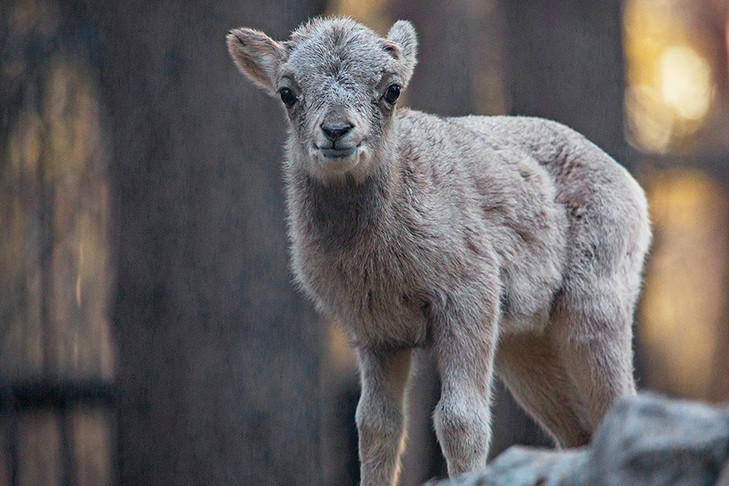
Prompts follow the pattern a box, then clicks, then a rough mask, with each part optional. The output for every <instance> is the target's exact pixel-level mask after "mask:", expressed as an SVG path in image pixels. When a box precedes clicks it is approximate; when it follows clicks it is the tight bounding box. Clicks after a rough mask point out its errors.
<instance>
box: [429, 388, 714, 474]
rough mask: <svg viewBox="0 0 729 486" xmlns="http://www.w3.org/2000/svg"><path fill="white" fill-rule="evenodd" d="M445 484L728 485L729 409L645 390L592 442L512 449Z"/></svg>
mask: <svg viewBox="0 0 729 486" xmlns="http://www.w3.org/2000/svg"><path fill="white" fill-rule="evenodd" d="M438 484H441V485H462V486H471V485H483V486H537V485H539V486H556V485H609V486H612V485H620V486H623V485H641V484H646V485H652V486H653V485H655V486H658V485H671V486H674V485H714V484H722V486H724V485H726V486H729V407H712V406H709V405H704V404H700V403H694V402H688V401H679V400H669V399H666V398H663V397H659V396H656V395H651V394H643V395H639V396H637V397H633V398H628V399H624V400H622V401H621V402H619V403H618V404H617V406H616V407H615V408H614V409H613V410H612V412H610V413H609V414H608V416H607V417H606V418H605V421H604V422H603V424H602V426H601V427H600V428H599V429H598V430H597V432H596V433H595V436H594V438H593V441H592V443H591V444H590V445H589V446H587V447H583V448H580V449H572V450H566V451H550V450H544V449H531V448H526V447H512V448H510V449H509V450H507V451H506V452H504V453H503V454H501V455H500V456H499V457H497V458H496V459H495V460H494V461H493V462H492V463H491V464H490V465H489V466H487V467H486V468H485V469H484V470H483V471H481V472H478V473H472V474H467V475H464V476H461V477H459V478H456V479H453V480H450V481H443V482H441V483H438Z"/></svg>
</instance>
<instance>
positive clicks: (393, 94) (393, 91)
mask: <svg viewBox="0 0 729 486" xmlns="http://www.w3.org/2000/svg"><path fill="white" fill-rule="evenodd" d="M399 97H400V86H398V85H396V84H391V85H390V87H389V88H387V91H385V96H384V98H385V101H387V102H388V103H390V104H391V105H394V104H395V102H396V101H397V99H398V98H399Z"/></svg>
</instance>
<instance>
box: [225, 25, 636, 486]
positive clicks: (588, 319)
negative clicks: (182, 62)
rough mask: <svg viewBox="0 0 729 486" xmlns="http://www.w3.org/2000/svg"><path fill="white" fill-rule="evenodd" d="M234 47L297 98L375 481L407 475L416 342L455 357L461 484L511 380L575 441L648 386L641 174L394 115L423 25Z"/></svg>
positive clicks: (296, 196)
mask: <svg viewBox="0 0 729 486" xmlns="http://www.w3.org/2000/svg"><path fill="white" fill-rule="evenodd" d="M229 47H230V49H231V53H232V54H233V57H234V59H235V60H236V62H237V63H238V65H239V66H240V67H241V69H242V70H243V72H244V73H245V74H246V75H248V76H249V77H251V79H253V80H254V81H256V82H257V83H259V84H261V85H262V86H264V87H266V88H267V89H269V90H270V91H275V89H274V88H275V87H276V86H283V87H281V88H279V91H282V99H283V100H284V102H285V103H287V107H288V109H287V112H288V114H289V117H290V118H291V120H292V122H293V123H292V125H291V126H292V130H291V137H290V139H289V141H288V145H287V161H286V164H285V174H286V184H287V202H288V211H289V233H290V239H291V248H292V254H293V269H294V273H295V275H296V277H297V280H298V282H299V283H300V284H301V286H302V287H303V288H304V289H305V291H306V292H307V294H308V295H310V296H311V297H312V298H313V300H314V301H315V302H316V303H317V305H318V307H319V308H320V309H321V310H322V311H323V312H324V313H326V314H327V315H329V316H332V317H335V318H336V319H337V320H338V321H339V322H341V323H342V324H343V325H344V326H345V328H346V329H347V330H348V332H349V334H350V336H351V338H352V341H353V344H354V346H355V348H356V350H357V354H358V359H359V363H360V369H361V375H362V387H363V391H362V397H361V399H360V403H359V406H358V409H357V417H356V418H357V425H358V428H359V433H360V458H361V461H362V482H363V484H393V483H394V482H396V480H397V471H398V461H399V455H400V454H401V452H402V448H403V443H402V441H403V440H404V439H403V438H404V422H405V421H404V416H403V414H404V401H405V398H404V397H405V389H406V383H407V378H408V374H409V366H410V359H411V350H412V349H414V348H417V347H426V346H427V347H430V348H432V349H433V351H434V354H435V357H436V360H437V363H438V368H439V371H440V374H441V381H442V395H441V400H440V402H439V404H438V408H437V410H436V413H435V425H436V432H437V434H438V438H439V441H440V442H441V446H442V448H443V452H444V454H445V456H446V458H447V459H448V470H449V474H451V475H455V474H459V473H462V472H466V471H470V470H473V469H477V468H478V467H480V466H482V465H483V464H484V463H485V460H486V456H487V453H488V445H489V441H490V425H489V421H490V418H489V401H490V387H491V379H492V375H493V373H494V371H495V372H496V373H497V374H498V375H500V376H501V378H502V379H503V380H504V382H505V383H506V384H507V385H508V386H509V388H510V390H511V391H512V393H513V394H514V396H515V397H516V399H517V400H518V401H519V402H520V403H521V404H522V405H523V406H524V407H525V408H526V409H527V410H528V411H529V412H530V413H532V415H534V416H535V418H537V420H538V421H539V422H540V423H541V424H542V425H543V426H544V427H545V428H546V429H547V430H548V431H549V432H550V433H551V434H552V435H553V436H554V438H555V439H556V440H557V442H558V443H559V444H561V445H566V446H571V445H580V444H583V443H584V442H585V441H586V440H588V439H589V437H590V434H591V432H592V430H593V429H594V428H595V426H596V425H597V424H598V423H599V421H600V419H601V418H602V416H603V414H604V412H605V410H606V408H607V407H608V406H609V405H610V404H611V403H612V402H613V401H614V400H615V399H616V398H618V397H619V396H621V395H625V394H632V393H635V385H634V382H633V377H632V350H631V337H632V331H631V324H632V314H633V310H634V306H635V301H636V299H637V296H638V292H639V287H640V274H641V268H642V264H643V258H644V256H645V253H646V251H647V249H648V245H649V242H650V227H649V222H648V213H647V208H646V201H645V197H644V195H643V191H642V190H641V189H640V187H639V186H638V184H637V183H636V182H635V181H634V180H633V178H632V177H631V176H630V175H629V174H628V173H627V171H625V169H623V168H622V167H621V166H620V165H618V164H617V163H616V162H615V161H614V160H613V159H611V158H610V157H609V156H608V155H607V154H605V153H604V152H603V151H601V150H600V149H599V148H597V147H596V146H595V145H593V144H592V143H591V142H589V141H588V140H586V139H585V138H584V137H582V136H581V135H579V134H578V133H576V132H574V131H573V130H571V129H569V128H567V127H565V126H563V125H560V124H558V123H555V122H550V121H547V120H542V119H537V118H518V117H463V118H440V117H436V116H433V115H427V114H424V113H419V112H416V111H410V110H407V109H406V110H397V111H396V110H395V109H394V102H392V103H390V101H383V99H386V100H387V99H389V98H391V96H390V95H391V93H390V91H391V90H390V88H392V86H393V85H392V83H399V84H401V85H402V87H405V86H406V85H407V82H408V80H409V77H410V74H411V73H412V67H413V66H414V56H415V37H414V32H413V31H412V27H411V26H410V25H409V24H407V23H403V22H398V23H397V24H395V26H394V27H393V29H392V30H391V32H390V34H389V35H388V39H387V40H382V39H379V40H378V39H377V38H376V37H375V36H374V34H373V33H372V32H371V31H369V30H368V29H366V28H364V27H363V26H360V25H359V24H355V23H354V22H352V21H349V20H346V19H334V20H318V21H315V22H313V23H310V24H308V25H306V26H304V27H302V28H301V29H299V30H298V31H297V32H295V33H294V35H293V36H292V40H291V41H289V44H288V45H282V44H278V43H275V42H274V41H272V40H270V39H268V38H267V37H265V36H264V35H263V34H261V33H258V32H256V31H250V30H245V29H243V30H239V31H235V32H234V33H233V34H231V36H230V37H229ZM368 56H369V58H368ZM373 64H374V65H379V66H382V68H381V69H382V70H381V71H375V74H373V71H372V69H371V67H370V66H371V65H373ZM393 79H394V80H395V81H393ZM388 84H389V85H390V87H387V85H388ZM373 86H374V89H373ZM325 87H326V90H325V89H324V88H325ZM385 88H386V90H387V91H386V92H385V95H382V96H383V97H382V98H379V99H378V98H377V96H379V94H378V93H381V91H382V90H383V89H385ZM285 90H288V91H289V93H283V91H285ZM330 91H331V92H333V93H334V95H336V96H334V95H332V94H331V93H330ZM397 91H398V93H399V90H397ZM289 95H291V96H289ZM370 96H374V98H370ZM385 96H387V97H388V98H385ZM292 97H293V98H292ZM394 97H395V99H396V96H394ZM292 100H293V101H292ZM289 103H290V104H289ZM331 120H334V121H335V122H336V123H338V124H339V125H336V123H335V124H334V125H332V124H331V123H330V121H331ZM351 120H354V122H352V121H351ZM342 123H345V125H342ZM320 127H321V128H320ZM322 133H324V134H325V135H326V136H324V135H323V134H322ZM342 133H344V134H345V135H342ZM322 147H323V148H322ZM331 154H334V155H331ZM332 157H334V158H333V159H332Z"/></svg>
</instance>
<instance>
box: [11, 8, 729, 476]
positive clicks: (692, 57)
mask: <svg viewBox="0 0 729 486" xmlns="http://www.w3.org/2000/svg"><path fill="white" fill-rule="evenodd" d="M322 13H327V14H348V15H352V16H353V17H354V18H356V19H358V20H361V21H363V22H365V23H367V24H368V25H370V26H371V27H373V28H375V29H376V30H378V31H379V32H380V33H382V34H384V33H386V31H387V29H388V28H389V25H390V24H391V23H392V22H394V21H395V20H397V19H399V18H404V19H409V20H411V21H412V22H413V23H414V25H415V27H416V29H417V31H418V35H419V39H420V55H419V59H420V63H419V65H418V67H417V68H416V71H415V75H414V78H413V81H412V84H411V86H410V88H409V89H408V91H407V95H406V96H407V97H406V104H409V105H410V106H412V107H414V108H416V109H420V110H424V111H429V112H433V113H437V114H440V115H446V116H451V115H465V114H469V113H475V114H521V115H533V116H543V117H547V118H551V119H555V120H558V121H561V122H563V123H566V124H567V125H569V126H571V127H573V128H575V129H576V130H578V131H580V132H582V133H584V134H585V135H586V136H587V137H588V138H590V139H591V140H593V141H595V142H596V143H597V144H598V145H600V146H601V147H602V148H604V149H605V150H606V151H607V152H608V153H610V154H611V155H613V156H615V157H616V158H617V159H618V160H620V161H621V163H623V165H625V166H626V167H627V168H628V169H629V170H631V171H633V173H634V174H635V175H636V177H638V179H639V180H640V181H641V183H642V184H643V185H644V187H645V188H646V190H647V192H648V196H649V200H650V203H651V211H652V215H653V220H654V232H655V234H656V238H655V243H654V247H653V250H652V259H651V261H650V263H649V265H648V267H647V276H646V288H645V292H644V298H643V303H642V304H641V307H640V311H639V313H638V316H637V324H636V335H637V339H636V347H637V353H638V354H637V368H638V369H637V373H638V376H639V379H640V382H639V383H640V386H641V387H642V388H651V389H656V390H659V391H663V392H665V393H669V394H672V395H676V396H685V397H690V398H697V399H704V400H711V401H720V400H726V399H728V398H729V378H728V376H729V360H728V359H727V353H726V351H727V350H729V330H728V327H727V325H726V321H727V302H726V295H727V292H726V290H727V270H728V269H729V260H728V258H727V257H728V256H729V236H728V229H727V228H729V225H727V219H726V214H727V211H726V209H727V201H728V200H729V199H728V198H729V194H727V190H726V187H727V185H726V183H727V182H729V169H727V166H726V160H727V154H728V153H729V151H728V150H727V148H728V147H729V143H727V142H728V141H729V133H728V129H729V127H727V124H726V120H727V119H729V118H727V116H726V115H727V99H728V98H729V97H728V96H727V91H728V90H727V62H726V59H727V52H726V49H727V47H726V43H725V38H726V37H725V36H726V32H727V27H726V26H727V3H726V2H724V1H717V0H701V1H692V2H687V1H682V0H670V1H659V0H629V1H625V2H618V1H602V2H578V1H567V0H565V1H554V0H537V1H529V2H527V1H526V0H512V1H508V2H506V1H484V2H477V1H466V0H464V1H455V2H453V1H445V0H425V1H421V2H408V1H405V0H373V1H371V2H357V1H354V0H338V1H335V0H332V1H328V2H326V1H296V2H294V1H276V2H261V1H247V0H242V1H232V0H222V1H217V2H191V1H179V2H169V1H168V2H149V1H138V0H130V1H126V2H111V1H107V0H85V1H57V2H49V1H44V0H11V1H9V2H3V3H2V5H0V22H2V23H1V25H0V63H1V64H0V110H1V113H0V115H1V118H0V122H1V123H2V125H1V128H0V484H11V485H16V484H21V485H25V484H28V485H35V484H44V485H45V484H48V485H53V484H59V485H60V484H64V485H70V484H82V485H87V484H88V485H102V484H117V483H121V484H145V485H146V484H155V485H158V484H159V485H166V484H170V485H173V484H174V485H186V484H204V485H208V484H210V485H213V484H256V485H257V484H306V485H308V484H332V485H339V484H354V483H356V481H357V479H358V464H357V457H356V440H357V438H356V431H355V430H354V408H355V406H356V402H357V399H358V394H359V386H358V382H357V375H356V369H355V367H354V362H353V358H352V355H351V351H349V349H348V347H347V345H346V340H345V339H344V337H343V336H342V334H341V332H340V331H339V330H338V328H337V327H336V326H335V324H334V323H330V322H324V321H323V320H322V319H320V318H319V317H318V316H317V315H316V314H315V313H314V311H313V308H312V305H311V304H310V303H309V302H307V301H305V300H304V299H303V297H302V296H301V295H300V294H299V293H298V292H296V291H295V289H294V287H293V285H292V282H291V275H290V271H289V268H288V260H287V242H286V235H285V224H284V218H285V214H284V204H283V188H282V177H281V164H280V162H281V159H282V149H281V147H282V143H283V139H284V136H285V120H284V117H283V115H282V113H281V110H280V108H279V106H278V105H279V102H278V101H277V100H275V99H272V98H269V97H267V96H266V95H265V94H264V93H263V92H262V91H259V90H257V89H256V88H254V87H253V86H252V85H251V84H249V83H247V82H246V81H245V80H244V79H243V77H242V76H241V75H240V73H239V72H238V71H237V69H236V68H235V66H234V65H233V63H232V62H231V60H230V59H229V57H228V54H227V50H226V47H225V42H224V38H225V34H226V32H227V31H228V30H229V29H231V28H233V27H238V26H250V27H255V28H258V29H261V30H264V31H265V32H266V33H267V34H269V35H271V36H272V37H274V38H277V39H284V38H286V37H287V35H288V33H289V32H290V31H291V30H292V29H294V28H295V27H296V26H297V25H298V24H299V23H300V22H302V21H304V20H306V19H307V18H309V17H311V16H314V15H318V14H322ZM418 360H419V363H418V367H417V369H418V371H417V373H416V374H415V376H414V378H413V386H412V393H411V399H410V402H411V408H412V411H411V415H412V419H411V422H410V432H409V437H410V439H409V443H408V444H409V445H408V452H407V455H406V457H405V460H404V474H403V479H402V484H408V485H409V484H419V483H421V482H423V481H424V480H426V479H428V478H431V477H434V476H438V477H442V476H444V475H445V468H444V463H443V460H442V458H441V456H440V450H439V448H438V446H437V444H436V442H435V438H434V434H433V432H432V425H431V421H430V415H431V412H432V408H433V406H434V405H435V403H436V402H437V399H438V379H437V377H436V376H435V373H434V371H433V366H432V364H431V362H430V357H429V356H428V355H427V353H426V352H424V353H422V355H421V356H419V358H418ZM494 408H495V417H494V425H493V426H494V442H493V447H492V454H497V453H499V452H500V451H502V450H504V449H505V448H507V447H508V446H510V445H512V444H515V443H519V444H536V445H545V446H549V445H550V442H549V440H548V439H547V438H546V436H545V435H544V434H543V433H542V432H541V431H540V430H539V429H538V427H537V426H536V425H535V424H534V423H533V422H532V421H531V420H530V419H528V418H527V417H526V416H525V415H524V414H523V413H522V412H521V411H520V410H519V409H518V407H517V406H516V405H515V404H514V403H513V401H512V399H511V398H510V396H509V395H508V393H507V392H505V391H504V390H503V388H502V387H501V385H500V384H499V385H497V399H496V404H495V407H494Z"/></svg>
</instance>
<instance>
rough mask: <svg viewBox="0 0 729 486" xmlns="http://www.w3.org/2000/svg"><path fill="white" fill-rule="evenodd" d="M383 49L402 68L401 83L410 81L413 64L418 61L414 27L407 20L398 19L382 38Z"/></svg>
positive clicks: (416, 37)
mask: <svg viewBox="0 0 729 486" xmlns="http://www.w3.org/2000/svg"><path fill="white" fill-rule="evenodd" d="M383 46H384V48H385V50H386V51H387V52H388V53H389V54H390V55H391V56H392V57H394V58H395V59H397V60H399V61H400V63H401V66H402V68H403V71H402V75H403V83H404V84H405V85H407V84H408V82H410V78H411V76H412V75H413V70H414V69H415V65H416V64H417V63H418V36H417V34H416V33H415V27H413V24H411V23H410V22H408V21H407V20H398V21H397V22H395V23H394V24H393V26H392V27H391V28H390V32H388V33H387V39H383Z"/></svg>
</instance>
